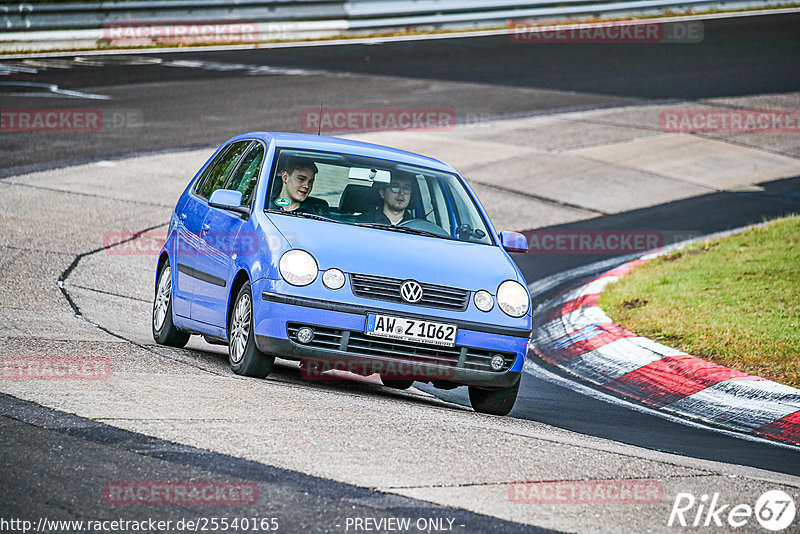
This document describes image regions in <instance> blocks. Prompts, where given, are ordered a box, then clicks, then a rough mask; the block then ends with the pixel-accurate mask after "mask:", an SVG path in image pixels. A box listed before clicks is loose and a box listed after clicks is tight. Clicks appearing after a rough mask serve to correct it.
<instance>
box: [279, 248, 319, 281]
mask: <svg viewBox="0 0 800 534" xmlns="http://www.w3.org/2000/svg"><path fill="white" fill-rule="evenodd" d="M278 266H279V268H280V271H281V276H282V277H283V279H284V280H286V281H287V282H289V283H290V284H292V285H293V286H307V285H308V284H310V283H311V282H313V281H314V280H315V279H316V278H317V272H318V271H319V267H317V260H315V259H314V256H312V255H311V254H309V253H308V252H306V251H305V250H300V249H293V250H290V251H288V252H286V253H285V254H284V255H283V256H281V261H280V263H279V264H278Z"/></svg>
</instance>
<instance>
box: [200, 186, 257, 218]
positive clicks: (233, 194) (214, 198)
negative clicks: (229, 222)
mask: <svg viewBox="0 0 800 534" xmlns="http://www.w3.org/2000/svg"><path fill="white" fill-rule="evenodd" d="M208 205H209V206H211V207H212V208H220V209H223V210H228V211H233V212H236V213H241V214H242V215H250V208H248V207H246V206H242V192H241V191H234V190H233V189H217V190H216V191H214V192H213V193H211V198H210V199H208Z"/></svg>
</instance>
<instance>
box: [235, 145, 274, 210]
mask: <svg viewBox="0 0 800 534" xmlns="http://www.w3.org/2000/svg"><path fill="white" fill-rule="evenodd" d="M264 152H265V149H264V145H263V144H261V143H259V142H256V143H254V144H253V146H252V148H250V151H249V152H248V153H247V155H246V156H245V157H244V158H242V162H241V163H240V164H239V168H238V169H236V172H235V173H234V174H233V176H231V179H230V180H228V184H227V185H226V186H225V188H226V189H233V190H235V191H239V192H241V193H242V205H243V206H247V205H249V204H250V199H251V198H252V196H253V191H254V190H255V188H256V183H257V182H258V175H259V172H260V171H261V164H262V163H263V162H264Z"/></svg>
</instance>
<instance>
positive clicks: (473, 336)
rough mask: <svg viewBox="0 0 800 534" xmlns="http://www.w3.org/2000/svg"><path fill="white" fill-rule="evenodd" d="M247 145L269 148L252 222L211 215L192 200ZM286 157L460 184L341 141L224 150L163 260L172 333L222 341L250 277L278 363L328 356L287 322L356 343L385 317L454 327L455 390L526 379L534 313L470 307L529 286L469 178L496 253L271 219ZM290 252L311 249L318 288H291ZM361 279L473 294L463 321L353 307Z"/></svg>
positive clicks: (460, 315)
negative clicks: (239, 286)
mask: <svg viewBox="0 0 800 534" xmlns="http://www.w3.org/2000/svg"><path fill="white" fill-rule="evenodd" d="M244 139H254V140H260V141H262V142H263V143H265V145H266V147H267V150H266V155H265V158H264V164H263V165H262V168H261V171H260V176H259V179H258V183H257V186H256V188H255V190H254V191H253V201H252V206H254V209H253V210H252V214H251V215H250V216H249V217H243V216H241V214H238V213H235V212H232V211H229V210H225V209H221V208H214V207H210V206H209V205H208V202H207V201H206V200H205V199H203V198H201V197H199V196H198V195H196V194H195V193H194V191H193V188H194V186H195V183H196V182H197V180H198V179H199V178H200V177H201V176H202V175H203V172H204V170H205V169H206V167H207V166H208V164H209V163H210V162H211V161H212V160H213V158H214V157H215V156H216V155H217V154H218V153H219V152H220V150H222V149H223V148H224V147H225V146H227V145H229V144H230V143H232V142H235V141H238V140H244ZM282 147H291V148H295V149H307V150H317V151H324V152H337V153H347V154H355V155H360V156H366V157H372V158H379V159H383V160H392V161H397V162H402V163H406V164H409V165H416V166H423V167H427V168H430V169H434V170H438V171H444V172H449V173H453V174H456V175H457V174H458V173H457V172H456V171H455V170H454V169H453V168H452V167H450V166H449V165H446V164H445V163H442V162H440V161H438V160H435V159H432V158H427V157H424V156H420V155H417V154H412V153H409V152H405V151H401V150H396V149H391V148H387V147H381V146H378V145H371V144H367V143H361V142H356V141H349V140H344V139H337V138H330V137H320V136H309V135H302V134H270V133H266V132H251V133H248V134H244V135H241V136H237V137H234V138H232V139H230V140H228V141H227V142H226V143H225V144H224V145H223V146H222V147H220V149H218V150H217V151H216V152H215V153H214V155H213V156H212V157H211V158H209V160H208V162H207V163H206V164H205V165H204V166H203V167H202V168H201V169H200V171H198V173H197V175H196V176H195V178H194V179H193V180H192V182H191V183H190V184H189V186H188V187H187V188H186V190H185V191H184V192H183V194H182V195H181V197H180V199H179V200H178V203H177V205H176V209H175V212H174V214H173V217H172V219H171V221H170V225H169V230H168V235H167V241H166V243H165V245H164V248H163V250H162V256H161V259H160V262H159V266H160V265H161V263H162V262H163V261H164V259H165V258H166V259H168V260H169V262H170V265H171V267H172V278H173V322H174V324H175V326H176V327H177V328H179V329H181V330H184V331H188V332H192V333H197V334H203V335H206V336H211V337H215V338H219V339H222V340H226V339H227V337H228V332H227V322H228V317H229V314H230V307H231V306H232V302H233V300H234V299H235V297H236V295H233V294H232V290H233V287H234V283H235V280H236V279H237V276H246V278H247V280H249V281H250V283H251V290H252V295H253V319H254V320H253V328H254V333H255V335H256V340H257V343H258V346H259V348H260V349H261V350H263V351H265V352H275V351H278V352H275V354H276V355H277V356H278V357H288V358H295V359H299V358H304V357H310V356H314V357H317V356H319V357H326V356H330V354H329V353H327V352H326V351H323V350H310V349H306V348H304V347H302V346H300V345H298V344H297V343H296V342H294V341H291V340H290V337H289V333H288V325H289V323H298V324H303V325H313V326H316V327H321V328H326V329H332V330H336V331H339V332H348V333H353V334H352V335H357V334H358V333H363V332H364V329H365V324H366V317H367V313H384V314H391V315H396V316H400V317H417V318H423V319H427V320H431V321H438V322H444V323H452V324H456V325H458V333H457V337H456V349H458V350H461V360H460V363H459V366H460V368H459V369H458V373H457V375H456V377H455V378H454V379H453V380H454V381H455V382H457V383H464V384H480V385H484V386H486V387H506V386H508V385H510V384H513V383H514V381H515V380H518V379H519V373H520V372H521V370H522V365H523V363H524V359H525V354H526V352H527V346H528V341H529V334H530V329H531V317H530V311H528V314H526V315H525V316H523V317H520V318H513V317H510V316H509V315H506V314H505V313H504V312H503V311H502V310H501V309H500V307H499V306H498V305H495V306H494V307H493V308H492V309H491V310H490V311H489V312H482V311H480V310H478V309H477V308H476V306H475V304H474V302H473V297H474V294H475V292H476V291H478V290H487V291H489V292H490V293H491V294H492V295H493V296H495V292H496V290H497V287H498V285H499V284H500V283H501V282H503V281H505V280H514V281H517V282H519V283H521V284H522V285H523V286H524V285H525V281H524V278H523V277H522V275H521V273H520V271H519V269H518V268H517V266H516V265H515V263H514V262H513V261H512V260H511V258H510V256H509V255H508V253H507V252H506V251H505V250H504V249H503V248H502V247H500V246H499V243H500V239H499V236H498V234H497V232H496V230H495V229H494V227H493V226H492V225H491V223H490V222H489V218H488V216H487V215H486V212H485V210H484V208H483V206H482V205H481V203H480V202H479V201H478V200H477V197H476V196H475V193H474V192H473V191H472V189H471V188H470V187H469V186H468V184H466V182H465V181H464V180H463V179H461V182H462V184H463V185H464V186H465V188H466V190H467V191H468V193H469V195H470V196H472V198H473V199H474V200H475V204H476V207H477V209H478V211H479V212H480V215H481V216H482V217H483V218H484V220H485V221H486V222H487V224H486V227H487V228H488V230H489V233H490V237H491V240H492V242H493V243H494V245H489V244H478V243H470V242H463V241H458V240H452V239H442V238H437V237H430V236H422V235H412V234H404V233H396V232H393V231H388V230H380V229H375V228H367V227H359V226H354V225H348V224H343V223H337V222H328V221H322V220H315V219H309V218H302V217H296V216H291V215H286V214H282V213H275V212H265V211H264V210H263V207H264V206H265V203H266V199H267V196H268V182H269V178H270V172H271V169H272V163H273V162H272V160H273V158H274V155H275V153H276V149H278V148H282ZM290 249H302V250H305V251H307V252H309V253H311V254H312V255H313V256H314V258H315V259H316V260H317V262H318V266H319V275H318V276H317V278H316V280H314V282H312V283H311V284H309V285H307V286H303V287H296V286H292V285H290V284H288V283H287V282H285V281H284V280H283V278H282V277H281V275H280V272H279V267H278V262H279V260H280V258H281V256H282V255H283V253H285V252H286V251H288V250H290ZM332 267H336V268H338V269H341V270H342V271H343V272H344V273H345V274H346V277H345V280H346V281H345V285H344V286H343V287H342V288H340V289H338V290H331V289H329V288H327V287H326V286H325V285H324V284H323V283H322V272H323V271H325V270H326V269H328V268H332ZM354 273H355V274H364V275H372V276H380V277H386V278H393V279H398V280H408V279H414V280H416V281H418V282H420V283H423V284H433V285H438V286H447V287H452V288H459V289H462V290H467V291H469V300H468V304H467V306H466V309H465V310H463V311H459V310H452V309H434V308H430V307H426V306H421V305H413V304H407V303H404V302H390V301H383V300H378V299H375V298H368V297H364V296H357V295H356V294H354V292H353V290H352V287H351V279H350V276H349V275H351V274H354ZM456 349H454V350H456ZM473 349H474V350H478V349H480V350H482V351H484V352H485V351H496V352H498V353H503V354H506V353H507V354H508V355H509V358H511V361H512V363H511V364H510V365H509V366H508V368H507V369H504V371H503V372H495V373H491V372H487V371H480V370H475V369H467V368H465V367H464V366H463V364H464V361H465V358H466V360H468V358H469V357H470V356H469V354H471V353H470V352H469V351H472V350H473ZM329 352H330V351H329ZM465 353H466V354H467V356H465V355H464V354H465ZM487 354H489V355H490V356H491V354H490V353H487ZM356 356H358V355H356ZM362 356H363V355H362ZM501 375H502V376H501Z"/></svg>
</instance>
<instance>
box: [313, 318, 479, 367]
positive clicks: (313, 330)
mask: <svg viewBox="0 0 800 534" xmlns="http://www.w3.org/2000/svg"><path fill="white" fill-rule="evenodd" d="M312 339H314V330H313V329H311V328H309V327H307V326H304V327H303V328H301V329H300V330H298V331H297V341H299V342H300V343H302V344H304V345H305V344H306V343H311V340H312ZM492 366H494V360H492Z"/></svg>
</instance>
